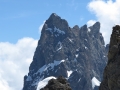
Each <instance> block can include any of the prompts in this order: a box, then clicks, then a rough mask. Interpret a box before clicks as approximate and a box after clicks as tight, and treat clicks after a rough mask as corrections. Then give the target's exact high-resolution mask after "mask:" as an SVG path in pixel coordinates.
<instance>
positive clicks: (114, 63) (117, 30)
mask: <svg viewBox="0 0 120 90" xmlns="http://www.w3.org/2000/svg"><path fill="white" fill-rule="evenodd" d="M99 90H120V26H119V25H116V26H115V27H113V31H112V34H111V38H110V45H109V52H108V64H107V66H106V67H105V70H104V74H103V81H102V83H101V85H100V88H99Z"/></svg>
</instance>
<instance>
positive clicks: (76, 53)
mask: <svg viewBox="0 0 120 90" xmlns="http://www.w3.org/2000/svg"><path fill="white" fill-rule="evenodd" d="M107 48H108V47H106V46H105V43H104V39H103V36H102V34H101V33H100V23H99V22H96V23H95V24H94V25H93V26H90V27H87V25H83V26H82V27H79V26H78V25H75V26H74V27H73V28H71V27H69V25H68V22H67V21H66V20H65V19H61V17H60V16H58V15H57V14H55V13H53V14H51V15H50V17H49V18H48V20H46V22H45V24H44V26H43V28H42V31H41V37H40V40H39V41H38V45H37V48H36V51H35V53H34V56H33V61H32V63H31V64H30V67H29V73H28V75H25V76H24V86H23V90H36V89H37V88H38V84H39V82H40V81H42V80H44V79H45V78H47V77H50V76H54V77H58V76H63V77H64V78H66V79H67V81H68V82H69V83H70V87H71V88H72V90H97V88H98V86H99V84H100V81H101V80H102V73H103V70H104V67H105V66H106V63H107V56H106V53H107ZM39 89H41V88H39ZM39 89H38V90H39Z"/></svg>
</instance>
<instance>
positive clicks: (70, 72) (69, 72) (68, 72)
mask: <svg viewBox="0 0 120 90" xmlns="http://www.w3.org/2000/svg"><path fill="white" fill-rule="evenodd" d="M72 72H73V71H72V70H70V71H67V75H68V78H69V77H70V75H71V74H72Z"/></svg>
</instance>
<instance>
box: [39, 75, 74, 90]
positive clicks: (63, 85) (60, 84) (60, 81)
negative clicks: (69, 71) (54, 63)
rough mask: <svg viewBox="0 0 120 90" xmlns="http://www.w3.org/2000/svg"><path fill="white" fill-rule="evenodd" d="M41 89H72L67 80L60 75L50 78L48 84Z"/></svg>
mask: <svg viewBox="0 0 120 90" xmlns="http://www.w3.org/2000/svg"><path fill="white" fill-rule="evenodd" d="M40 90H72V89H71V87H70V85H69V83H68V82H67V80H66V79H65V78H64V77H62V76H59V77H58V78H57V79H51V80H49V82H48V84H47V85H46V86H45V87H44V88H41V89H40Z"/></svg>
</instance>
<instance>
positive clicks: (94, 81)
mask: <svg viewBox="0 0 120 90" xmlns="http://www.w3.org/2000/svg"><path fill="white" fill-rule="evenodd" d="M91 81H92V88H93V89H94V88H95V86H100V83H101V82H100V81H99V80H97V79H96V77H93V78H92V80H91Z"/></svg>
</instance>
